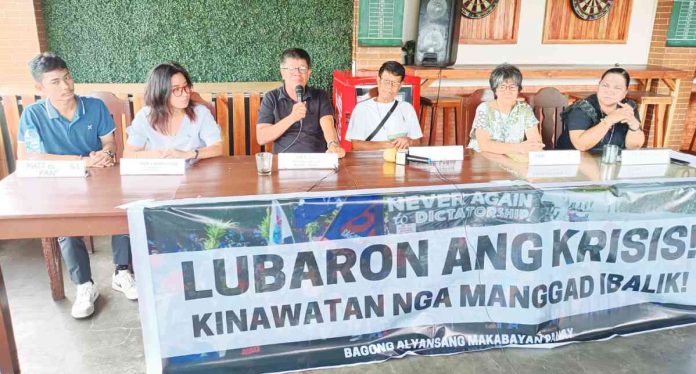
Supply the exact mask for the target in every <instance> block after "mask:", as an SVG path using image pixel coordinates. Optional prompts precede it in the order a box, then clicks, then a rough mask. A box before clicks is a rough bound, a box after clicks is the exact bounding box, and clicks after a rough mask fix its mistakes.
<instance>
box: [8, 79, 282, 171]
mask: <svg viewBox="0 0 696 374" xmlns="http://www.w3.org/2000/svg"><path fill="white" fill-rule="evenodd" d="M280 85H281V82H239V83H198V84H195V85H194V87H193V89H194V91H195V92H196V93H197V96H198V99H199V100H201V101H202V102H203V103H204V104H205V105H206V106H207V107H208V108H209V109H211V112H212V114H213V117H215V120H216V121H217V123H218V124H219V125H220V129H221V132H222V141H223V149H224V154H226V155H249V154H254V153H256V152H259V151H261V150H265V149H270V148H269V147H270V144H269V145H266V146H261V145H259V144H258V143H257V142H256V119H257V115H258V109H259V106H260V104H261V100H262V98H263V95H264V94H265V93H266V92H268V91H270V90H273V89H275V88H277V87H279V86H280ZM143 90H144V84H142V83H126V84H76V85H75V92H76V93H77V94H79V95H83V96H94V97H98V98H100V99H101V100H102V101H104V103H105V104H106V106H107V107H108V108H109V111H110V113H111V115H112V117H113V118H114V122H115V123H116V142H117V153H118V154H119V156H120V154H121V153H122V152H123V143H124V141H125V136H124V133H125V129H126V127H128V126H129V125H130V123H131V121H132V120H133V117H134V116H135V114H136V113H137V112H138V111H139V110H140V109H141V108H142V107H143V105H144V100H143ZM39 99H41V96H40V94H39V93H37V92H35V89H34V88H33V86H26V85H14V86H8V85H4V86H0V104H1V105H0V178H3V177H4V176H6V175H8V174H9V173H11V172H12V171H13V170H14V160H15V159H16V157H17V134H18V132H19V119H20V117H21V114H22V111H23V110H24V108H26V107H27V106H28V105H31V104H33V103H35V102H36V101H37V100H39Z"/></svg>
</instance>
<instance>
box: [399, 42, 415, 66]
mask: <svg viewBox="0 0 696 374" xmlns="http://www.w3.org/2000/svg"><path fill="white" fill-rule="evenodd" d="M401 50H402V51H404V65H413V62H414V60H415V57H416V41H415V40H409V41H407V42H405V43H404V46H403V47H401Z"/></svg>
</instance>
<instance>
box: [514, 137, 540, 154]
mask: <svg viewBox="0 0 696 374" xmlns="http://www.w3.org/2000/svg"><path fill="white" fill-rule="evenodd" d="M544 147H545V146H544V143H541V142H537V141H533V140H525V141H523V142H522V143H520V144H519V153H529V152H536V151H541V150H543V149H544Z"/></svg>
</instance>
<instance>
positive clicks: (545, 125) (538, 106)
mask: <svg viewBox="0 0 696 374" xmlns="http://www.w3.org/2000/svg"><path fill="white" fill-rule="evenodd" d="M529 100H530V103H529V105H531V106H532V108H533V109H534V115H536V117H537V119H538V120H539V132H540V133H541V139H542V141H543V142H544V144H545V145H546V149H547V150H549V149H556V141H557V140H558V137H559V136H560V135H561V132H563V124H562V122H561V112H563V108H565V107H566V106H567V105H568V96H566V95H564V94H562V93H561V91H559V90H558V89H556V88H554V87H544V88H542V89H540V90H539V91H537V93H536V94H534V96H532V97H531V98H530V99H529Z"/></svg>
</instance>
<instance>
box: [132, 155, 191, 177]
mask: <svg viewBox="0 0 696 374" xmlns="http://www.w3.org/2000/svg"><path fill="white" fill-rule="evenodd" d="M120 165H121V175H183V174H184V173H185V172H186V160H184V159H183V158H122V159H121V161H120Z"/></svg>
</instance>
